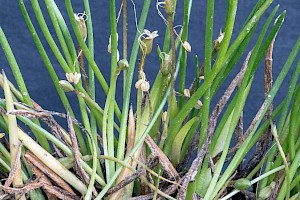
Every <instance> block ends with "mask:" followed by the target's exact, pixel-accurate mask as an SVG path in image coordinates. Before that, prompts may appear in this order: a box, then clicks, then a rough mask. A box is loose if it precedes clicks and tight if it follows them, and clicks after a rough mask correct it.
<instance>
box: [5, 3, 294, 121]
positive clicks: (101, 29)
mask: <svg viewBox="0 0 300 200" xmlns="http://www.w3.org/2000/svg"><path fill="white" fill-rule="evenodd" d="M0 2H1V9H0V25H1V26H2V28H3V30H4V32H5V34H6V36H7V38H8V41H9V43H10V45H11V47H12V50H13V52H14V54H15V57H16V59H17V61H18V64H19V67H20V69H21V72H22V74H23V76H24V79H25V82H26V84H27V87H28V90H29V93H30V95H31V97H32V98H33V99H34V100H36V101H37V102H38V103H39V104H40V105H41V106H43V107H44V108H45V109H48V110H55V111H60V112H64V109H63V107H62V105H61V103H60V100H59V97H58V95H57V93H56V91H55V88H54V86H53V85H52V84H51V79H50V76H49V75H48V72H47V70H46V68H45V66H44V64H43V62H42V60H41V58H40V56H39V53H38V51H37V50H36V48H35V44H34V42H33V40H32V38H31V35H30V33H29V31H28V29H27V26H26V24H25V21H24V20H23V17H22V14H21V11H20V8H19V6H18V2H17V1H16V0H15V1H8V0H0ZM56 2H57V4H58V6H59V8H60V10H61V12H62V14H63V16H64V17H65V20H66V22H67V23H68V24H69V20H68V18H67V13H66V10H65V5H64V1H62V0H60V1H56ZM120 2H121V1H118V4H119V3H120ZM135 2H136V8H137V13H138V17H139V14H140V11H141V8H142V7H141V5H142V3H140V2H143V1H135ZM226 2H227V1H225V0H216V1H215V20H214V38H216V37H217V36H218V34H219V30H220V29H221V28H222V29H223V24H224V20H225V15H226V13H225V12H226ZM155 3H156V1H153V2H152V5H151V7H150V13H149V17H148V20H147V24H146V26H145V28H147V29H149V30H150V31H154V30H158V33H159V34H160V37H158V38H156V39H155V41H154V43H155V44H159V45H160V46H161V47H162V45H163V38H164V37H163V34H164V32H165V29H166V27H165V25H164V23H163V21H162V19H161V18H160V17H159V16H158V14H157V11H156V7H155ZM255 3H256V1H254V0H251V1H249V0H240V1H239V6H238V12H237V17H236V26H235V28H234V35H233V39H234V38H235V37H236V36H237V33H238V32H239V30H240V29H241V27H242V25H243V23H244V20H246V18H247V16H248V14H249V13H250V11H251V9H252V8H253V6H254V5H255ZM25 4H26V6H27V9H28V11H29V12H31V17H32V19H33V23H34V24H35V27H36V29H37V30H38V34H39V36H40V38H41V40H43V43H44V44H45V48H46V50H47V52H49V53H48V55H49V56H50V59H51V61H52V63H53V66H54V67H55V69H56V70H57V73H58V75H59V78H60V79H65V74H64V73H63V72H62V69H60V66H59V64H58V63H57V61H56V59H55V58H54V56H53V53H52V52H51V50H50V48H49V46H48V44H47V43H46V42H45V41H44V37H43V36H42V34H41V31H40V30H39V28H38V23H37V21H36V20H35V16H34V13H33V11H32V9H31V4H30V1H29V0H25ZM40 4H41V7H42V9H43V10H44V11H45V12H44V15H45V18H46V20H47V21H48V22H49V23H48V26H49V29H50V30H51V32H52V33H54V30H53V27H52V25H51V23H50V21H49V16H48V14H47V11H46V8H45V5H44V3H43V2H42V1H40ZM90 4H91V9H92V19H93V28H94V40H95V48H96V49H95V60H96V62H97V64H98V65H99V67H100V68H101V71H102V73H103V74H104V76H105V77H106V80H109V73H110V69H109V68H110V67H109V66H110V59H109V54H108V53H107V44H108V37H109V30H110V28H109V1H99V0H91V1H90ZM277 4H281V7H280V8H279V12H278V14H279V13H281V12H282V11H283V10H287V15H286V18H285V22H284V24H283V25H282V28H281V30H280V32H279V34H278V36H277V39H276V42H275V50H274V58H273V61H274V62H273V63H274V65H273V68H274V78H276V76H277V75H278V73H279V71H280V69H281V68H282V66H283V64H284V62H285V60H286V58H287V57H288V55H289V52H290V51H291V49H292V47H293V45H294V43H295V41H296V40H297V37H298V36H299V33H300V25H299V20H300V2H299V1H298V0H274V2H273V4H272V5H271V7H270V8H269V9H268V10H267V12H266V13H265V15H264V16H263V18H262V19H261V21H260V23H259V24H260V26H258V28H257V30H256V34H255V35H254V39H255V38H257V35H258V34H257V33H258V32H259V30H260V28H261V26H262V24H263V22H264V21H265V19H266V18H267V16H268V14H269V13H270V12H271V11H272V9H273V8H274V7H275V6H276V5H277ZM73 6H74V11H76V12H83V4H82V3H81V1H73ZM128 12H129V13H128V15H129V19H130V20H129V22H128V23H129V26H128V29H129V41H132V39H133V37H134V36H135V32H136V29H135V24H134V19H133V17H134V15H133V6H132V4H131V2H130V1H128ZM205 15H206V1H203V0H202V1H201V0H195V1H194V3H193V7H192V13H191V19H190V28H189V42H190V44H191V45H192V52H191V53H189V54H188V64H187V70H188V72H187V86H189V85H190V83H191V81H192V79H193V78H194V76H195V74H194V73H195V72H194V57H195V55H198V56H199V58H200V59H199V60H200V62H202V60H203V55H204V44H205V41H204V34H205ZM182 16H183V0H178V9H177V10H176V17H175V25H180V24H181V23H182ZM118 25H119V33H120V40H119V50H120V52H122V39H121V33H122V32H121V28H122V19H121V20H120V22H119V24H118ZM254 39H253V40H252V42H250V45H249V48H248V50H250V48H252V47H253V46H254V44H255V40H254ZM129 44H131V43H130V42H129ZM129 48H130V46H129ZM121 55H122V53H121ZM245 56H246V53H245V55H243V59H244V58H245ZM157 61H158V56H157V54H156V53H155V52H153V53H152V55H151V56H150V57H149V58H148V59H147V65H146V69H145V71H146V74H147V78H148V79H149V81H150V84H152V83H153V80H154V77H155V75H156V74H157V72H158V70H159V64H158V62H157ZM241 64H242V62H239V65H238V66H236V69H237V70H238V69H239V68H240V67H241ZM0 68H2V69H4V70H5V72H6V74H7V76H8V77H9V79H10V80H11V81H13V76H12V73H11V70H10V68H9V66H8V63H7V61H6V58H5V56H4V53H3V50H2V49H1V50H0ZM237 70H235V71H234V72H233V73H232V74H231V75H230V76H229V79H228V80H227V81H226V84H227V85H228V83H230V81H231V79H232V78H233V77H234V75H235V74H236V72H237ZM290 77H291V73H290V74H289V75H288V79H287V81H285V82H284V84H283V85H282V88H281V90H280V91H279V93H278V96H277V97H276V98H275V99H276V102H279V101H280V100H282V98H283V97H284V95H285V92H286V89H287V87H288V84H289V81H288V80H289V78H290ZM134 81H136V79H135V80H134ZM13 82H14V81H13ZM262 82H263V67H260V68H259V69H258V72H257V74H256V78H255V81H254V84H253V86H252V92H251V94H250V96H249V98H248V101H247V106H246V108H245V113H244V116H245V122H246V125H247V124H249V122H250V121H251V119H252V118H253V116H254V115H255V113H256V112H257V110H258V109H259V107H260V105H261V103H262V102H263V87H262ZM226 84H225V85H226ZM133 90H135V88H133ZM222 91H224V88H223V89H222ZM222 91H220V93H219V94H218V95H217V96H220V94H222ZM121 92H122V84H121V82H120V87H119V89H118V93H117V94H118V95H117V99H118V101H119V102H120V100H121V99H122V95H121ZM1 95H2V94H1ZM68 96H70V98H72V99H73V100H74V102H76V97H75V95H72V94H69V95H68ZM131 97H132V102H135V95H132V96H131ZM97 98H98V102H100V104H101V105H103V104H104V100H105V99H104V95H103V92H102V90H101V89H100V87H97Z"/></svg>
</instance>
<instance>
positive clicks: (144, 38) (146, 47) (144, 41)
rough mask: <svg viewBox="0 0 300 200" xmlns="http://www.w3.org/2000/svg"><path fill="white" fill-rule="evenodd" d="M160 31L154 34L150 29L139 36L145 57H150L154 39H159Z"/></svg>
mask: <svg viewBox="0 0 300 200" xmlns="http://www.w3.org/2000/svg"><path fill="white" fill-rule="evenodd" d="M157 32H158V31H153V32H152V33H151V32H150V31H149V30H148V29H144V31H143V32H142V33H141V35H140V36H139V39H138V41H139V44H140V47H141V49H142V52H143V54H144V55H148V54H150V53H151V51H152V45H153V39H154V38H156V37H158V34H157Z"/></svg>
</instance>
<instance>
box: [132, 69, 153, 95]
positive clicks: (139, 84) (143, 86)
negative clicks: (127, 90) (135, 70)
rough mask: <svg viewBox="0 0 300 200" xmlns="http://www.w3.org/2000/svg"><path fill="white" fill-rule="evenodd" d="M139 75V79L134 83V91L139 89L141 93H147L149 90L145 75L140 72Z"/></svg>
mask: <svg viewBox="0 0 300 200" xmlns="http://www.w3.org/2000/svg"><path fill="white" fill-rule="evenodd" d="M140 75H141V79H139V80H138V81H137V82H136V83H135V88H136V89H141V90H142V92H148V91H149V89H150V84H149V82H148V81H147V80H146V75H145V73H144V72H140Z"/></svg>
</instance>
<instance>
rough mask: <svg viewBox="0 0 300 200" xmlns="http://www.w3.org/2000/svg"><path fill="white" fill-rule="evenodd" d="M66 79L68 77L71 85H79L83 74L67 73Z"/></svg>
mask: <svg viewBox="0 0 300 200" xmlns="http://www.w3.org/2000/svg"><path fill="white" fill-rule="evenodd" d="M66 77H67V80H68V81H69V82H70V83H74V84H77V83H78V82H79V80H80V77H81V74H80V73H77V72H74V73H66Z"/></svg>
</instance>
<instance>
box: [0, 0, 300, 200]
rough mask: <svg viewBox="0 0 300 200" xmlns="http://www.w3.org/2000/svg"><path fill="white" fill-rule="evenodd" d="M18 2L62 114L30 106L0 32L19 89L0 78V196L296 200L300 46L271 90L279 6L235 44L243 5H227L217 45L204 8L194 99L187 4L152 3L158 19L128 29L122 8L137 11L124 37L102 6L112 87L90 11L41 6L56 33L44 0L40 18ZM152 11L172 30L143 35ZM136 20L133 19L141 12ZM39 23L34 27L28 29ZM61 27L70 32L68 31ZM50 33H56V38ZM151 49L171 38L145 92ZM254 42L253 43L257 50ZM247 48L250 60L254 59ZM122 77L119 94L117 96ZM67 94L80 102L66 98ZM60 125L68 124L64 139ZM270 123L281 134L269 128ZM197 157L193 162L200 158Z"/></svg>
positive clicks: (258, 9) (260, 8) (210, 7)
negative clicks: (251, 111)
mask: <svg viewBox="0 0 300 200" xmlns="http://www.w3.org/2000/svg"><path fill="white" fill-rule="evenodd" d="M18 2H19V6H20V8H21V11H22V14H23V16H24V20H25V21H26V24H27V26H28V29H29V30H30V33H31V36H32V39H33V41H34V42H35V45H36V47H37V49H38V51H39V53H40V56H41V58H42V60H43V62H44V66H45V67H46V69H47V71H48V72H49V75H50V77H51V79H52V81H53V84H54V86H55V88H56V90H57V94H58V95H59V97H60V99H61V102H62V104H63V106H64V108H65V113H57V112H55V111H47V110H45V109H43V108H41V107H40V106H39V105H38V103H36V102H35V101H33V100H32V99H31V98H30V94H29V93H28V91H27V87H26V85H25V82H24V80H23V76H22V73H21V66H22V65H19V64H18V63H17V58H15V57H14V54H13V52H12V50H11V47H10V45H9V42H8V41H7V39H6V36H5V34H4V31H3V30H2V28H0V44H1V46H2V48H3V50H4V53H5V56H6V58H7V60H8V63H9V65H10V68H11V70H12V72H13V76H14V79H15V81H16V83H17V86H18V87H17V88H16V87H15V86H14V85H13V84H12V83H11V82H10V81H9V80H8V78H7V77H6V75H5V72H4V71H3V72H2V75H0V85H1V87H2V88H3V90H4V97H3V98H1V99H0V107H1V109H0V110H1V115H0V126H1V128H2V130H3V132H4V133H5V134H6V135H7V137H3V134H1V135H0V136H1V137H2V138H1V143H0V152H1V153H0V169H1V171H2V172H4V174H5V175H7V180H6V181H5V184H3V185H2V184H1V186H0V188H1V190H0V195H3V197H7V198H8V197H14V198H19V199H26V198H27V197H28V198H30V199H33V200H35V199H46V198H49V197H50V196H52V197H58V198H64V199H79V198H81V197H83V198H84V199H129V198H131V197H135V196H139V197H141V198H143V199H157V198H158V199H160V198H166V199H191V198H193V197H196V196H198V197H201V198H203V199H205V200H210V199H219V198H221V199H229V198H231V197H232V196H234V195H236V194H237V193H240V195H245V194H246V190H248V191H247V194H248V195H249V193H250V194H252V195H253V196H255V197H257V198H259V199H267V198H271V197H272V198H273V199H274V198H276V199H297V198H299V196H300V193H299V187H300V185H299V180H300V175H299V164H300V142H299V141H300V138H299V134H298V133H299V126H300V121H299V119H300V118H299V117H298V116H299V109H300V107H299V105H300V86H299V83H297V81H298V79H299V74H300V60H299V61H298V62H297V63H295V62H296V61H295V59H296V57H297V55H298V54H299V48H300V37H299V39H298V40H297V41H296V42H295V45H294V47H293V49H292V51H291V53H290V55H289V57H288V59H287V60H286V62H285V64H284V66H282V68H281V71H280V73H279V75H278V76H277V78H276V79H275V80H274V82H273V79H272V78H270V77H271V74H272V62H271V60H272V50H273V45H274V41H275V37H276V35H277V33H278V31H279V29H280V27H281V25H282V23H283V21H284V17H285V14H286V12H285V11H283V12H282V13H280V14H277V12H278V10H279V5H277V6H275V7H273V10H272V12H271V13H270V14H269V16H268V18H267V20H266V21H265V22H264V24H263V26H262V28H261V29H260V30H259V31H258V30H256V27H257V24H258V22H260V19H261V17H262V16H263V15H267V14H266V13H265V11H266V10H267V9H268V8H269V7H270V5H271V2H272V0H258V1H257V4H256V6H255V7H254V8H253V9H252V11H251V13H250V14H249V16H248V18H247V19H246V20H245V23H244V25H243V27H242V28H241V29H240V30H239V31H238V32H237V33H238V34H237V36H236V38H233V37H232V35H233V30H234V26H235V18H236V11H237V9H238V8H239V7H238V1H237V0H228V2H227V10H224V12H226V20H225V23H224V27H223V28H222V29H223V30H224V31H223V32H222V31H220V35H219V37H218V38H213V31H214V30H217V29H220V28H221V27H214V23H213V22H214V16H215V13H214V3H215V1H214V0H207V11H206V29H205V30H206V31H205V49H204V61H203V63H201V61H199V60H198V57H197V56H196V57H195V63H194V67H195V73H194V74H195V77H194V81H193V83H192V85H191V86H190V87H189V86H188V85H187V84H186V69H187V57H188V56H190V55H189V52H190V51H191V45H190V44H189V42H188V31H189V29H190V28H192V25H191V26H190V25H189V19H190V14H191V7H192V5H193V1H192V0H184V7H183V8H180V7H177V1H176V0H165V1H161V2H159V1H157V2H156V6H155V7H154V8H151V7H150V5H151V1H150V0H145V1H143V7H142V11H141V13H140V14H139V16H140V18H139V19H135V20H133V21H128V18H127V12H131V10H129V9H128V6H127V4H129V3H132V4H133V5H134V2H133V1H126V0H123V1H122V7H121V8H122V13H123V15H122V16H123V21H122V23H123V24H122V29H123V31H122V34H121V33H119V34H118V32H117V30H118V29H117V27H118V26H119V25H120V24H118V23H117V7H116V2H115V0H110V1H109V3H105V4H104V5H105V6H107V7H108V8H109V12H110V21H109V24H110V39H109V47H108V50H109V52H110V53H111V64H110V78H109V81H108V80H105V78H104V76H103V75H102V71H103V70H104V69H103V68H102V66H100V65H99V64H98V63H97V62H96V61H95V60H97V59H96V58H94V40H93V37H94V36H93V34H94V32H93V24H92V13H91V11H90V2H89V1H88V0H83V7H84V8H83V12H82V13H80V14H75V13H74V10H73V7H72V4H71V1H70V0H65V6H66V12H67V14H68V17H67V18H64V17H63V15H62V13H61V12H62V10H61V9H63V8H58V7H57V5H56V3H55V1H54V0H45V4H46V7H47V11H48V15H49V16H50V20H51V24H52V26H51V28H50V25H49V23H48V24H47V23H46V21H45V19H44V16H45V15H46V14H47V13H43V12H42V11H41V8H40V5H39V1H38V0H31V6H32V8H33V13H28V11H27V8H26V7H27V6H29V5H27V4H25V3H24V2H23V0H18ZM134 8H135V5H134ZM149 9H156V10H157V12H158V14H159V16H160V17H161V21H162V23H164V24H165V26H166V31H165V33H157V31H149V30H148V29H147V27H145V24H146V20H147V17H148V13H149ZM180 9H183V13H184V16H183V22H181V23H182V26H180V27H181V29H180V31H178V29H177V28H176V27H175V26H174V24H175V22H174V19H175V17H174V16H175V15H176V11H177V10H180ZM132 12H134V15H135V16H137V13H135V12H136V9H134V10H133V11H132ZM33 15H35V18H36V19H37V24H33V22H32V18H34V16H33ZM276 16H277V18H276ZM275 18H276V20H275ZM66 21H69V22H70V24H71V26H70V27H68V26H67V23H66ZM128 23H132V24H134V25H136V35H135V38H134V41H133V43H132V44H128V33H127V29H128V27H127V24H128ZM177 23H178V22H176V24H177ZM36 29H41V31H42V35H43V38H41V37H39V36H38V34H37V31H36ZM50 29H54V31H55V33H53V34H51V33H50ZM255 31H258V32H259V36H258V38H252V36H253V33H254V32H255ZM96 34H100V33H96ZM72 35H74V36H75V37H72ZM54 37H57V39H58V40H55V39H54ZM119 37H122V39H123V40H122V41H123V49H122V52H119V50H118V38H119ZM156 37H164V44H163V46H162V45H161V44H159V45H158V46H157V49H156V50H157V54H158V57H159V58H160V59H159V61H158V62H157V63H159V65H160V68H159V70H158V71H157V75H156V78H155V80H151V83H153V84H150V82H148V80H147V74H146V73H145V71H146V70H144V69H145V68H147V60H148V59H147V58H148V55H149V54H155V50H154V49H155V45H154V41H155V38H156ZM201 37H202V36H201ZM41 40H45V41H46V42H47V43H48V45H49V46H50V48H51V51H52V52H47V51H46V50H45V48H44V46H43V43H42V41H41ZM250 40H252V41H253V40H254V42H252V43H251V44H250V43H249V41H250ZM56 41H57V42H56ZM101 45H102V46H103V48H107V46H106V44H105V45H103V44H101ZM192 45H193V44H192ZM128 46H130V48H128ZM247 47H248V48H247ZM275 47H276V45H275ZM249 48H251V49H252V50H251V51H250V52H249V53H248V52H246V51H247V49H249ZM129 49H131V52H130V51H129ZM51 53H53V55H54V56H55V58H56V59H57V61H58V63H59V65H60V67H61V68H60V69H55V68H54V67H53V65H52V61H51V60H50V59H49V57H48V54H51ZM246 54H248V55H247V57H246V59H245V61H244V64H243V66H242V67H241V69H240V72H239V73H238V74H237V75H236V77H235V78H234V79H233V80H232V82H231V84H230V85H229V86H228V88H227V89H226V91H225V93H224V95H223V96H222V97H221V98H220V99H216V96H215V95H216V93H217V92H218V91H219V89H220V88H221V87H222V85H223V83H224V81H225V79H226V78H227V77H228V75H229V74H230V72H231V71H232V70H233V69H234V68H239V67H240V66H239V64H238V63H239V61H240V60H241V59H242V58H243V56H246ZM264 57H265V60H266V64H265V76H266V78H265V84H264V91H265V101H264V102H263V104H262V106H261V108H260V109H259V110H258V111H257V114H256V116H255V118H254V119H253V121H252V123H251V125H250V126H249V127H248V128H247V130H246V131H244V127H243V110H244V108H245V106H247V104H245V102H246V100H247V98H248V96H249V95H253V93H254V92H250V89H251V85H252V83H253V78H254V75H255V72H256V70H257V69H258V67H259V66H260V63H261V62H262V60H263V59H264ZM84 61H86V62H87V64H86V66H85V62H84ZM138 61H139V62H138ZM152 63H154V62H152ZM294 63H295V64H294ZM293 64H294V65H295V67H294V69H293V71H292V72H291V68H292V66H293ZM60 70H62V71H63V72H64V73H65V74H66V77H65V78H62V77H60V78H59V77H58V75H57V74H58V72H59V71H60ZM288 72H290V73H293V75H292V78H291V80H290V87H289V89H288V91H287V92H286V97H285V98H284V99H283V100H282V102H281V103H280V104H279V105H278V106H277V107H274V108H273V105H272V102H273V100H274V98H275V96H276V94H277V92H278V90H279V88H280V86H281V84H282V83H283V81H284V80H285V78H286V75H287V73H288ZM134 73H137V74H138V80H134ZM121 74H123V83H122V85H119V84H120V82H119V81H118V78H119V77H120V75H121ZM177 79H178V81H177ZM177 83H178V85H176V84H177ZM98 84H99V85H100V86H101V87H102V90H103V91H104V94H101V95H105V96H106V100H105V102H104V104H103V102H96V98H95V96H96V92H97V91H98V89H96V85H98ZM118 87H122V88H123V101H122V102H121V103H120V104H118V103H117V102H116V90H117V88H118ZM132 90H137V96H136V98H135V97H133V96H132V95H131V94H132ZM67 92H69V93H73V95H69V96H67V95H66V93H67ZM75 97H76V98H77V99H78V104H79V109H80V112H79V113H75V112H74V110H73V107H72V105H71V104H70V103H69V98H75ZM135 99H136V100H135ZM214 99H216V100H218V103H217V104H216V105H213V103H212V102H213V100H214ZM133 101H136V103H135V104H134V105H136V106H134V107H135V109H133V108H130V105H131V104H132V102H133ZM99 105H104V107H103V108H102V107H101V106H99ZM225 105H226V106H225ZM211 108H213V109H211ZM165 109H166V110H165ZM134 113H135V114H134ZM221 113H222V114H221ZM54 117H61V118H63V119H65V120H66V121H67V122H68V130H66V129H64V128H63V127H61V126H60V125H59V124H58V123H57V122H56V120H55V118H54ZM77 119H81V121H78V120H77ZM275 119H276V120H277V121H278V123H276V124H274V123H273V120H275ZM20 122H22V123H23V124H26V125H27V126H28V127H29V128H30V129H31V131H32V133H33V136H32V137H34V139H32V138H31V137H29V136H28V134H27V133H25V132H24V131H23V130H22V128H21V127H20V125H18V124H20ZM42 123H45V124H46V125H48V128H44V126H42V125H41V124H42ZM7 139H9V140H8V141H6V140H7ZM257 142H258V143H257ZM256 143H257V144H260V145H257V146H256V152H260V154H256V155H254V156H253V157H252V159H251V160H250V161H249V163H248V164H247V166H242V162H243V160H244V159H245V158H246V156H247V157H249V155H248V152H249V150H250V149H252V148H253V147H255V145H256ZM8 144H9V145H8ZM232 144H234V146H232ZM194 152H197V156H196V157H195V158H194V157H193V156H192V155H193V154H194ZM250 156H251V155H250ZM190 161H192V162H190ZM189 163H192V164H189ZM225 166H226V167H225ZM33 175H35V177H37V178H36V179H35V180H34V182H32V180H31V181H29V180H30V179H34V178H33ZM45 177H46V178H45ZM27 194H29V196H28V195H27Z"/></svg>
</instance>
